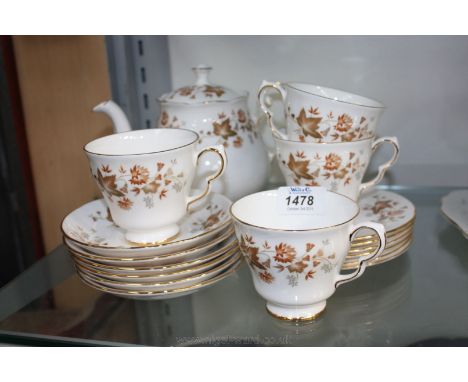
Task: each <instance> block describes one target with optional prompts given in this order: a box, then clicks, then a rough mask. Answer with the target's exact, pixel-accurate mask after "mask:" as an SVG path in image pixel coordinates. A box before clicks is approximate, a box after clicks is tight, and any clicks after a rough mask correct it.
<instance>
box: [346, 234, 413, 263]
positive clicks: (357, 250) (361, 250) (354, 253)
mask: <svg viewBox="0 0 468 382" xmlns="http://www.w3.org/2000/svg"><path fill="white" fill-rule="evenodd" d="M411 236H413V231H409V232H406V233H405V234H404V235H402V236H400V237H398V239H395V240H394V241H391V242H388V241H387V243H386V245H385V249H384V251H385V250H389V249H392V248H394V247H396V246H397V245H399V244H400V243H402V242H404V241H405V240H406V239H408V238H410V237H411ZM377 248H378V243H376V245H370V246H367V247H362V248H351V249H350V250H349V251H348V256H353V257H354V256H362V255H361V253H370V252H372V251H375V250H376V249H377Z"/></svg>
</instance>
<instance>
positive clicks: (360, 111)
mask: <svg viewBox="0 0 468 382" xmlns="http://www.w3.org/2000/svg"><path fill="white" fill-rule="evenodd" d="M268 89H273V90H276V91H277V92H278V93H279V94H280V95H281V98H282V101H283V105H284V112H285V115H286V132H285V133H284V132H281V131H280V130H279V129H278V128H277V127H276V125H275V124H274V122H273V117H272V114H271V111H270V108H269V105H268V102H265V98H264V97H265V95H266V91H267V90H268ZM258 98H259V102H260V106H261V107H262V110H263V111H264V113H265V114H266V115H267V117H268V120H269V123H270V127H271V128H272V130H273V132H274V133H275V134H276V135H277V136H278V137H281V138H283V139H291V140H295V141H303V142H349V141H354V140H359V139H363V138H369V137H373V136H375V133H376V126H377V123H378V121H379V118H380V116H381V114H382V112H383V110H384V106H383V105H382V104H381V103H380V102H378V101H375V100H372V99H370V98H366V97H362V96H359V95H357V94H352V93H348V92H345V91H342V90H337V89H332V88H326V87H323V86H318V85H312V84H306V83H297V82H291V83H279V82H268V81H263V83H262V85H261V86H260V89H259V91H258Z"/></svg>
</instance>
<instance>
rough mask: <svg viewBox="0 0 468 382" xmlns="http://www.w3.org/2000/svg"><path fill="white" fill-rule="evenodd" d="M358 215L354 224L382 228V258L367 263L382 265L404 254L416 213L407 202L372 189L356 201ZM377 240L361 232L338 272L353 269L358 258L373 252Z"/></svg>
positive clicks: (408, 243) (371, 233)
mask: <svg viewBox="0 0 468 382" xmlns="http://www.w3.org/2000/svg"><path fill="white" fill-rule="evenodd" d="M359 206H360V209H361V211H360V213H359V216H358V217H357V219H356V222H357V223H359V222H362V221H365V220H371V221H375V222H378V223H381V224H383V225H384V227H385V229H386V236H387V244H386V246H385V250H384V251H383V252H382V254H381V255H379V256H377V257H376V258H375V259H373V260H372V261H370V262H369V263H368V266H369V265H377V264H382V263H385V262H387V261H390V260H393V259H395V258H397V257H399V256H400V255H402V254H403V253H405V252H406V251H407V250H408V248H409V247H410V245H411V242H412V240H413V227H414V222H415V220H416V210H415V207H414V205H413V203H411V201H409V200H408V199H406V198H404V197H403V196H401V195H398V194H396V193H394V192H391V191H384V190H373V191H371V192H369V193H367V194H365V195H363V196H362V197H361V199H360V200H359ZM378 244H379V238H378V237H377V235H376V234H375V233H373V232H372V231H370V230H369V231H361V232H360V233H359V236H358V237H357V238H356V239H354V240H353V242H352V244H351V248H350V250H349V252H348V256H347V257H346V259H345V262H344V264H343V266H342V268H341V269H354V268H357V267H358V265H359V262H358V260H359V257H361V256H365V255H367V254H370V253H373V252H375V250H376V249H377V246H378Z"/></svg>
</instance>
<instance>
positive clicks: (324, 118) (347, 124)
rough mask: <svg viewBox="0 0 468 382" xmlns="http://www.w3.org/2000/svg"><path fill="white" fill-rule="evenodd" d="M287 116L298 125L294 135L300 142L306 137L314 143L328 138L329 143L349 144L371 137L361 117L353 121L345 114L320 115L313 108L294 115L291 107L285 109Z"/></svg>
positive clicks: (364, 119) (303, 109)
mask: <svg viewBox="0 0 468 382" xmlns="http://www.w3.org/2000/svg"><path fill="white" fill-rule="evenodd" d="M287 115H288V117H289V118H291V119H292V120H294V121H295V122H296V124H297V125H298V129H297V130H296V133H297V134H298V137H299V140H300V141H302V142H305V141H306V138H307V137H312V138H315V140H316V141H323V140H324V138H327V137H330V138H331V141H341V142H350V141H353V140H358V139H364V138H369V137H371V136H372V131H370V130H369V121H368V120H367V119H366V118H365V117H363V116H360V117H354V119H353V116H350V115H349V114H346V113H344V114H341V115H338V116H335V115H334V114H333V113H332V112H329V113H322V112H321V111H320V110H319V108H318V107H315V108H314V107H313V106H312V107H310V108H309V109H308V110H306V109H305V108H301V110H299V112H298V113H297V114H295V113H294V112H292V111H291V105H288V107H287Z"/></svg>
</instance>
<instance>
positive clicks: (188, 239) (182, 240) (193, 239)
mask: <svg viewBox="0 0 468 382" xmlns="http://www.w3.org/2000/svg"><path fill="white" fill-rule="evenodd" d="M230 205H231V201H230V200H229V199H228V198H226V197H225V196H223V195H220V194H216V193H212V194H210V195H209V196H208V197H207V199H206V200H205V201H204V202H203V203H202V204H201V205H197V206H195V207H194V208H193V210H190V211H189V213H188V214H187V215H185V216H184V217H183V218H182V219H181V220H180V221H179V222H178V224H179V226H180V232H179V234H178V236H177V237H176V238H174V239H172V240H170V241H168V242H165V243H161V244H154V245H145V246H139V245H135V244H134V243H130V242H128V241H127V240H126V239H125V235H124V230H123V229H122V228H120V227H118V226H117V225H116V224H114V222H113V220H112V217H113V215H112V217H111V215H110V214H109V210H108V208H107V206H106V204H105V203H104V201H103V200H102V199H100V200H95V201H92V202H89V203H86V204H85V205H83V206H81V207H80V208H78V209H76V210H75V211H73V212H71V213H70V214H69V215H68V216H67V217H66V218H65V219H64V220H63V222H62V231H63V233H64V235H65V237H66V238H67V239H68V240H69V241H72V242H73V243H75V244H76V245H77V246H79V247H81V248H83V249H84V250H85V251H87V252H90V253H94V254H95V255H96V256H97V255H101V256H102V257H104V258H105V257H106V256H108V257H111V258H115V257H123V258H125V257H127V258H135V257H138V256H158V255H164V254H168V253H174V252H179V251H183V250H186V249H191V248H194V247H196V246H198V245H201V244H204V243H207V242H208V241H209V240H210V239H212V238H214V237H215V236H216V235H217V234H218V233H219V232H220V231H222V230H224V229H226V228H227V227H228V225H229V224H230V222H231V218H230V216H229V207H230Z"/></svg>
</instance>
